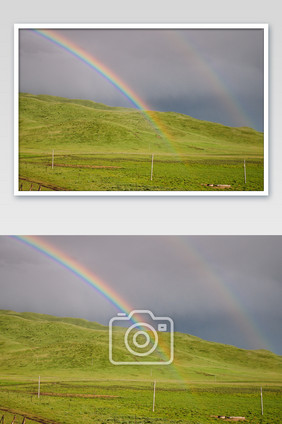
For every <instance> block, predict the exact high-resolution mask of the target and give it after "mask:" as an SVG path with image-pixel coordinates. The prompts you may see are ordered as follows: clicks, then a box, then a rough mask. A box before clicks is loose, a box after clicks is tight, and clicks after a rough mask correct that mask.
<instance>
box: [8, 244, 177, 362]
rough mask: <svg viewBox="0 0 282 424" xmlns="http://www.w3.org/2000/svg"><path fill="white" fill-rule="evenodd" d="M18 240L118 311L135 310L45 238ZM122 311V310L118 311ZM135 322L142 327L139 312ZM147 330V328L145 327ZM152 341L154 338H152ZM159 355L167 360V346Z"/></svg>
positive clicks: (134, 318)
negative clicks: (45, 257)
mask: <svg viewBox="0 0 282 424" xmlns="http://www.w3.org/2000/svg"><path fill="white" fill-rule="evenodd" d="M13 238H15V239H16V240H18V241H20V242H22V243H24V244H25V245H27V246H29V247H31V248H33V249H34V250H35V251H37V252H39V253H42V254H44V255H45V256H47V257H48V258H50V259H52V260H53V261H55V262H56V263H58V264H59V265H61V266H63V267H64V268H65V269H67V270H68V271H70V272H71V273H72V274H74V275H75V276H77V277H78V278H80V280H82V281H83V282H84V283H86V284H87V285H88V286H90V287H91V288H92V289H95V290H96V291H97V292H98V293H99V294H100V295H102V296H103V298H104V299H106V300H107V301H108V302H110V303H111V304H112V305H113V306H114V307H115V308H116V309H117V310H118V311H122V313H123V314H126V315H129V314H130V312H132V311H133V310H134V308H133V307H131V306H130V305H129V303H127V302H126V301H125V300H124V299H122V298H121V296H120V295H119V294H118V293H117V292H116V291H114V290H113V289H112V287H111V286H109V285H108V284H106V283H105V282H104V281H103V280H102V279H101V278H99V277H98V276H97V275H95V274H94V273H93V272H90V271H89V270H88V269H87V268H85V267H84V266H83V265H81V264H80V263H79V262H77V261H76V260H75V259H73V258H71V257H69V256H68V255H66V254H65V253H64V252H62V251H61V250H59V249H57V248H55V247H54V246H53V245H51V244H50V243H47V242H46V241H45V240H42V239H40V238H39V237H34V236H13ZM118 313H120V312H118ZM131 321H132V322H133V324H136V325H137V327H138V328H141V329H142V326H140V325H139V323H140V322H142V321H143V319H142V317H139V316H138V314H137V315H136V314H134V315H133V316H132V317H131ZM144 330H145V331H147V329H144ZM151 343H152V344H153V340H152V338H151ZM156 352H157V353H158V355H159V357H160V358H161V360H162V361H163V362H167V361H168V358H169V355H168V353H167V349H166V347H165V346H162V347H160V346H158V348H157V349H156Z"/></svg>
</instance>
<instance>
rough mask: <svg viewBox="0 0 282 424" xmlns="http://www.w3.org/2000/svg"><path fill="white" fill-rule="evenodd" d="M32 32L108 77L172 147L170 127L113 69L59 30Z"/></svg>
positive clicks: (105, 77) (35, 30)
mask: <svg viewBox="0 0 282 424" xmlns="http://www.w3.org/2000/svg"><path fill="white" fill-rule="evenodd" d="M31 31H32V32H34V33H35V34H38V35H40V36H42V37H43V38H45V39H46V40H49V41H51V42H52V43H54V44H55V45H57V46H59V47H61V48H62V49H64V50H65V51H66V52H68V53H70V54H71V55H73V56H74V57H76V58H77V59H79V60H80V61H82V62H83V63H85V64H86V65H88V66H89V67H90V68H91V69H93V70H95V71H96V72H98V74H99V75H100V76H101V77H103V78H104V79H106V80H107V81H108V82H109V83H110V84H112V85H113V86H114V87H115V88H116V89H117V90H119V91H120V93H121V94H122V95H123V96H124V97H126V98H127V99H128V100H129V102H130V103H131V104H132V105H133V106H134V107H135V108H137V109H138V110H139V111H140V112H141V113H142V114H143V116H144V117H145V118H146V119H147V121H149V123H150V124H151V126H152V127H153V128H154V130H155V131H156V133H157V135H158V136H160V137H161V138H162V139H163V141H165V142H166V144H167V146H168V147H169V148H170V149H172V145H171V140H170V135H169V132H168V129H167V128H166V127H165V126H164V124H163V123H162V122H161V120H160V119H159V118H158V116H157V115H158V113H157V112H155V111H150V107H149V106H148V105H147V104H146V103H145V102H144V101H143V100H142V99H141V98H140V97H139V96H138V95H137V93H135V92H134V91H133V90H132V89H131V88H130V87H129V86H128V85H127V84H126V83H125V82H124V81H122V79H121V78H120V77H119V76H118V75H117V74H115V73H114V72H113V71H112V70H111V69H109V68H108V67H107V66H106V65H104V64H103V63H102V62H101V61H99V60H98V59H97V58H96V57H94V56H93V55H90V54H89V53H88V52H87V51H86V50H84V49H82V48H81V47H79V46H78V45H76V44H75V43H73V42H72V41H70V40H69V39H67V38H65V37H64V36H63V35H61V34H59V33H58V32H56V31H54V30H51V29H48V30H41V29H31Z"/></svg>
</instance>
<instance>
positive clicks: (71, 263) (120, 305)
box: [13, 236, 134, 315]
mask: <svg viewBox="0 0 282 424" xmlns="http://www.w3.org/2000/svg"><path fill="white" fill-rule="evenodd" d="M13 238H15V239H16V240H19V241H21V242H22V243H24V244H25V245H27V246H29V247H31V248H33V249H34V250H36V251H37V252H40V253H43V254H44V255H45V256H47V257H48V258H50V259H52V260H53V261H55V262H57V263H58V264H59V265H61V266H63V267H64V268H65V269H67V270H68V271H70V272H71V273H72V274H74V275H76V276H77V277H79V278H80V279H81V280H82V281H83V282H84V283H86V284H87V285H88V286H90V287H91V288H93V289H95V290H96V291H97V292H99V294H100V295H102V296H103V297H104V299H106V300H107V301H108V302H110V303H111V304H112V305H113V306H114V307H115V308H116V309H117V310H118V311H122V312H124V313H126V314H127V315H128V314H129V312H130V311H131V310H132V309H134V308H132V307H131V306H130V305H129V303H127V302H126V301H125V300H124V299H122V298H121V297H120V296H119V294H118V293H117V292H115V291H114V290H113V289H112V288H111V287H110V286H109V285H108V284H106V283H105V282H104V281H103V280H102V279H101V278H99V277H98V276H97V275H95V274H94V273H93V272H90V271H89V270H88V269H87V268H85V267H84V266H83V265H81V264H80V263H79V262H77V261H76V260H75V259H73V258H71V257H70V256H67V255H66V254H65V253H64V252H62V251H61V250H59V249H57V248H56V247H54V246H53V245H51V244H50V243H47V242H46V241H45V240H43V239H41V238H39V237H34V236H13Z"/></svg>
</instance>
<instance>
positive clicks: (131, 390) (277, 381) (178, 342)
mask: <svg viewBox="0 0 282 424" xmlns="http://www.w3.org/2000/svg"><path fill="white" fill-rule="evenodd" d="M0 329H1V332H0V417H1V413H2V414H5V419H6V417H7V418H8V415H7V414H8V412H7V411H10V416H12V415H13V414H15V413H17V417H18V418H17V420H18V421H17V422H22V421H20V419H21V417H23V416H26V417H27V418H28V419H27V421H26V423H27V424H28V423H33V422H42V423H46V424H49V423H57V424H74V423H85V424H90V423H91V424H92V423H97V424H106V423H117V424H122V423H124V424H125V423H126V424H133V423H139V424H141V423H142V424H145V423H152V424H165V423H168V424H170V423H179V424H188V423H194V424H196V423H216V422H224V421H225V420H222V419H219V418H217V417H218V416H243V417H245V420H244V422H246V423H261V424H263V423H276V424H278V423H280V422H281V420H282V408H281V394H282V386H281V362H282V361H281V357H280V356H277V355H275V354H273V353H271V352H269V351H265V350H257V351H255V350H253V351H250V350H244V349H238V348H236V347H234V346H228V345H222V344H218V343H213V342H208V341H205V340H202V339H199V338H197V337H195V336H191V335H188V334H182V333H176V334H175V361H174V364H173V365H168V366H134V365H133V366H114V365H112V364H111V363H110V362H109V360H108V327H105V326H102V325H100V324H98V323H94V322H89V321H85V320H81V319H74V318H59V317H53V316H49V315H41V314H32V313H16V312H13V311H0ZM118 331H120V335H121V336H123V335H124V331H125V329H122V328H120V329H118ZM119 347H120V348H121V346H119ZM120 355H122V354H121V353H120ZM120 358H123V356H120ZM39 376H40V397H38V381H39ZM154 382H156V397H155V410H154V411H153V386H154ZM261 387H262V390H263V415H262V414H261V398H260V390H261ZM1 408H2V410H1ZM1 411H2V412H1ZM10 416H9V417H10ZM32 418H33V420H32ZM5 422H6V423H7V422H8V423H9V421H7V420H6V421H5Z"/></svg>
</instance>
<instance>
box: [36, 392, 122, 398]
mask: <svg viewBox="0 0 282 424" xmlns="http://www.w3.org/2000/svg"><path fill="white" fill-rule="evenodd" d="M30 394H32V395H37V392H32V393H30ZM40 396H58V397H74V398H105V399H111V398H119V397H120V396H114V395H92V394H87V393H86V394H84V393H50V392H40Z"/></svg>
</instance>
